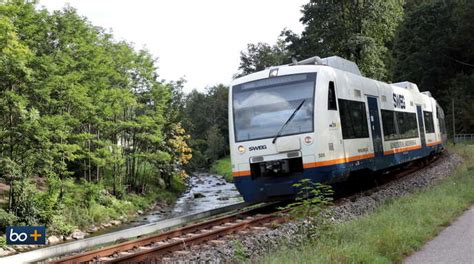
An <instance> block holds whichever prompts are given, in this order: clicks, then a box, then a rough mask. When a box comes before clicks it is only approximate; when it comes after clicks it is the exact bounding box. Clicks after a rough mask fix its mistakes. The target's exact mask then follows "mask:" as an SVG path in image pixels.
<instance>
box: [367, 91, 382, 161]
mask: <svg viewBox="0 0 474 264" xmlns="http://www.w3.org/2000/svg"><path fill="white" fill-rule="evenodd" d="M367 102H368V106H369V118H370V130H371V131H372V141H373V144H374V154H375V157H381V156H383V142H382V131H381V129H380V117H379V107H378V103H377V98H375V97H367Z"/></svg>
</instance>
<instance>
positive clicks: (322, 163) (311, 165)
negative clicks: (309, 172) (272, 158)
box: [303, 153, 374, 169]
mask: <svg viewBox="0 0 474 264" xmlns="http://www.w3.org/2000/svg"><path fill="white" fill-rule="evenodd" d="M373 157H374V154H373V153H370V154H365V155H358V156H352V157H348V158H341V159H333V160H325V161H317V162H311V163H305V164H304V165H303V168H305V169H309V168H315V167H323V166H329V165H335V164H342V163H346V162H351V161H356V160H361V159H368V158H373Z"/></svg>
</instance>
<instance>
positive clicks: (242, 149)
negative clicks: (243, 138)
mask: <svg viewBox="0 0 474 264" xmlns="http://www.w3.org/2000/svg"><path fill="white" fill-rule="evenodd" d="M237 151H238V152H239V153H240V154H242V153H244V152H245V147H244V146H242V145H240V146H239V147H238V148H237Z"/></svg>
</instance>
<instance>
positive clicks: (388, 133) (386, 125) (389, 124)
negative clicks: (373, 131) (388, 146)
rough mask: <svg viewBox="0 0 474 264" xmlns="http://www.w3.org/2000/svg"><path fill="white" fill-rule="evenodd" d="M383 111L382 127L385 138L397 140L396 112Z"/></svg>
mask: <svg viewBox="0 0 474 264" xmlns="http://www.w3.org/2000/svg"><path fill="white" fill-rule="evenodd" d="M381 111H382V127H383V138H384V140H395V139H397V138H398V133H397V128H396V119H395V112H394V111H390V110H381Z"/></svg>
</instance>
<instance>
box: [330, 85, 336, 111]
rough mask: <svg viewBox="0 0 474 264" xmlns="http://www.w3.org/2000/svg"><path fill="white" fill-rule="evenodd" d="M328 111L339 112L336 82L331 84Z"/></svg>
mask: <svg viewBox="0 0 474 264" xmlns="http://www.w3.org/2000/svg"><path fill="white" fill-rule="evenodd" d="M328 110H337V104H336V90H335V89H334V82H329V87H328Z"/></svg>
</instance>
